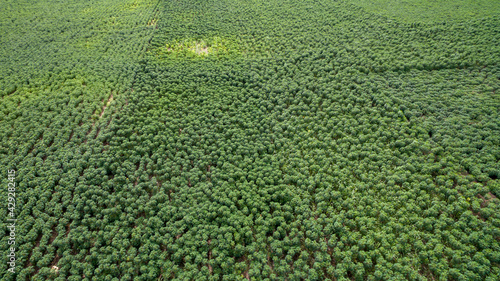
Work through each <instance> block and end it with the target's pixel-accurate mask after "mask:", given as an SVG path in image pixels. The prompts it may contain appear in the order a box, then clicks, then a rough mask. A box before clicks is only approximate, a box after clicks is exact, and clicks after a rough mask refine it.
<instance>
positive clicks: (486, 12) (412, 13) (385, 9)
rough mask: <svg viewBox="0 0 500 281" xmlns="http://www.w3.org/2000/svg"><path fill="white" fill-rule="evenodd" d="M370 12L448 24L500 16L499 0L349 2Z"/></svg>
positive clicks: (403, 19)
mask: <svg viewBox="0 0 500 281" xmlns="http://www.w3.org/2000/svg"><path fill="white" fill-rule="evenodd" d="M347 1H348V2H350V3H353V4H355V5H359V6H361V7H364V8H366V10H367V11H369V12H373V13H377V14H380V15H384V16H386V17H388V18H395V19H398V20H402V21H405V22H408V23H412V22H422V23H430V22H446V21H458V20H470V19H474V18H483V17H492V16H498V15H499V14H500V1H496V0H472V1H471V0H454V1H452V0H407V1H402V0H347Z"/></svg>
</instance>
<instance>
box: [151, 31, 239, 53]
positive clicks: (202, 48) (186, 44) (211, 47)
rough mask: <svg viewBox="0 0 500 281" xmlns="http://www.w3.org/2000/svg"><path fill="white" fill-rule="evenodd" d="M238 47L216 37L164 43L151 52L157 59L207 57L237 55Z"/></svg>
mask: <svg viewBox="0 0 500 281" xmlns="http://www.w3.org/2000/svg"><path fill="white" fill-rule="evenodd" d="M238 52H239V48H238V45H237V44H236V43H234V42H232V41H231V40H228V39H225V38H221V37H218V36H214V37H210V38H205V39H182V40H175V41H172V42H169V43H166V44H165V45H164V46H162V47H160V48H157V49H155V50H153V53H154V54H156V56H157V57H158V58H165V57H207V56H211V55H227V54H234V53H238Z"/></svg>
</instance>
